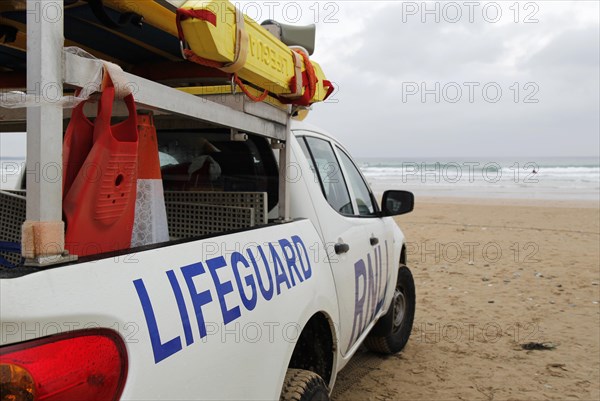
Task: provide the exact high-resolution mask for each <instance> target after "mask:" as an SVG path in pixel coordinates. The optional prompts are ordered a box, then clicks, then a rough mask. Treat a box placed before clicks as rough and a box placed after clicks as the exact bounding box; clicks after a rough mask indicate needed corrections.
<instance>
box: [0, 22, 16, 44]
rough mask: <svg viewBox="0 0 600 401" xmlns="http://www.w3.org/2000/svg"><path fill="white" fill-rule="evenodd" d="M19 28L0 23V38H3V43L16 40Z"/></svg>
mask: <svg viewBox="0 0 600 401" xmlns="http://www.w3.org/2000/svg"><path fill="white" fill-rule="evenodd" d="M18 32H19V30H18V29H17V28H15V27H14V26H10V25H0V39H2V38H4V41H3V43H12V42H14V41H15V40H17V33H18Z"/></svg>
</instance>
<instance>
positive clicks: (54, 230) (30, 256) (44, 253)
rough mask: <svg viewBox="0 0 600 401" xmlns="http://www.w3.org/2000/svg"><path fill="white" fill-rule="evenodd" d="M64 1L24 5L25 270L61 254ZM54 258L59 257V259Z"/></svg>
mask: <svg viewBox="0 0 600 401" xmlns="http://www.w3.org/2000/svg"><path fill="white" fill-rule="evenodd" d="M63 20H64V3H63V0H27V93H28V94H29V95H30V96H34V97H35V99H36V103H37V104H36V105H35V106H32V107H28V108H27V169H26V176H27V221H26V222H25V224H24V225H23V239H22V253H23V256H25V257H26V259H27V262H26V264H33V265H45V264H50V263H57V262H58V261H59V260H58V259H60V256H58V255H62V253H63V251H64V223H63V222H62V142H63V140H62V133H63V110H62V106H61V105H60V104H59V102H58V100H60V99H61V98H62V96H63V47H64V25H63ZM57 256H58V257H57Z"/></svg>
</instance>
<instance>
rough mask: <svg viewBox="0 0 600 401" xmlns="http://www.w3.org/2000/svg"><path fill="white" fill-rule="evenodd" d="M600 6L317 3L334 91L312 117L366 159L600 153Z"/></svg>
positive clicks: (321, 53) (320, 43) (321, 52)
mask: <svg viewBox="0 0 600 401" xmlns="http://www.w3.org/2000/svg"><path fill="white" fill-rule="evenodd" d="M298 4H300V5H302V7H303V11H304V14H305V15H304V16H303V17H305V21H307V20H310V19H314V16H315V11H314V8H315V7H314V3H312V2H299V3H298ZM598 4H599V2H597V1H580V2H574V1H565V2H557V1H536V2H525V1H524V2H519V3H517V4H516V5H515V2H514V1H501V2H467V1H465V2H463V1H458V2H430V3H427V4H426V8H424V7H423V3H422V2H420V1H419V2H392V1H385V2H372V1H371V2H357V1H345V2H336V3H326V2H323V3H319V8H320V13H319V21H318V31H317V35H318V38H317V51H316V53H315V55H314V57H313V58H314V59H315V60H316V61H318V62H320V64H321V65H322V67H323V69H324V70H325V72H326V74H327V76H328V77H329V78H330V79H331V80H333V81H335V82H336V84H337V86H338V88H339V91H338V92H337V93H335V95H334V97H335V99H334V102H337V103H332V102H330V103H328V104H317V105H315V106H314V110H313V112H312V114H311V115H310V117H309V119H308V121H309V122H312V123H315V124H318V125H320V126H322V127H324V128H326V129H328V130H330V131H331V132H332V133H334V134H335V135H336V136H338V137H339V138H340V139H341V140H342V141H343V142H344V144H346V145H347V146H348V148H349V149H350V150H351V152H352V153H353V154H354V155H356V156H363V157H365V156H381V157H394V156H402V157H410V156H414V157H427V156H431V157H444V156H450V157H452V156H454V157H461V156H463V157H474V158H477V157H526V156H536V157H540V156H597V155H598V154H599V149H600V143H599V137H600V127H599V113H600V105H599V96H600V95H599V92H600V87H599V85H600V84H599V75H600V70H599V69H600V61H599V51H600V50H599V49H600V44H599V37H600V32H599V15H600V10H599V6H598ZM311 6H312V8H310V7H311ZM287 11H288V17H292V19H293V18H294V16H293V14H292V7H291V6H288V9H287ZM327 16H329V17H330V18H329V19H328V20H327V21H324V19H325V17H327ZM334 20H337V22H336V21H334ZM500 91H501V93H500Z"/></svg>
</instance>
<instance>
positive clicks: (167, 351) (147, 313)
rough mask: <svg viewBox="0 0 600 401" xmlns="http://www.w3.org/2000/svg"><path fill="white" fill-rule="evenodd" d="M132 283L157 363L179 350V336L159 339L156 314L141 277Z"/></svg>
mask: <svg viewBox="0 0 600 401" xmlns="http://www.w3.org/2000/svg"><path fill="white" fill-rule="evenodd" d="M133 285H134V286H135V290H136V291H137V294H138V297H139V299H140V303H141V304H142V310H143V311H144V317H145V318H146V324H147V325H148V333H149V334H150V343H151V344H152V352H153V354H154V363H159V362H160V361H162V360H164V359H166V358H168V357H170V356H171V355H173V354H175V353H177V352H179V351H181V349H182V346H181V338H180V337H179V336H177V337H175V338H173V339H171V340H169V341H167V342H166V343H163V342H162V341H161V339H160V333H159V332H158V324H157V323H156V316H155V315H154V310H153V309H152V303H151V302H150V297H149V296H148V291H147V290H146V286H145V285H144V281H143V280H142V279H138V280H135V281H134V282H133Z"/></svg>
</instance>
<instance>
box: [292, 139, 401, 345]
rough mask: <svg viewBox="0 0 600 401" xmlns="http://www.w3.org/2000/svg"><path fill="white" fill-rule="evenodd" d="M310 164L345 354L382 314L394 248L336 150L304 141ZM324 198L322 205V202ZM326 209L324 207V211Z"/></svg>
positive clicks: (358, 178)
mask: <svg viewBox="0 0 600 401" xmlns="http://www.w3.org/2000/svg"><path fill="white" fill-rule="evenodd" d="M299 142H300V146H301V147H302V149H303V151H304V153H305V155H306V156H307V158H309V162H311V163H312V165H313V168H314V169H315V170H316V171H317V173H318V174H317V176H318V179H319V183H320V186H321V191H322V193H323V195H324V197H319V196H315V197H314V198H318V199H317V201H319V200H320V201H321V202H322V204H323V206H322V207H321V206H319V205H318V204H317V205H315V207H319V208H320V210H319V220H320V222H321V229H322V233H323V236H324V241H325V242H326V245H327V247H326V248H327V253H328V257H329V260H330V263H331V267H332V270H333V275H334V278H335V284H336V292H337V297H338V302H339V308H340V325H341V327H340V333H341V336H340V349H341V351H342V353H343V354H345V353H346V352H347V351H348V350H349V349H350V348H351V347H352V346H353V345H354V344H355V343H356V341H357V340H358V339H359V338H360V336H361V335H362V334H363V333H364V331H365V330H366V329H367V327H368V326H369V323H371V322H372V321H373V320H374V319H375V317H376V316H377V314H378V313H379V312H380V311H381V309H382V306H383V300H384V299H385V295H386V291H387V290H388V289H387V288H386V283H387V282H388V276H389V274H390V272H389V270H390V269H389V266H390V265H389V260H388V259H389V258H390V256H389V255H391V253H392V246H393V245H392V244H391V243H389V240H390V239H389V238H388V234H387V230H386V229H385V224H384V222H383V221H382V219H381V218H379V217H377V213H378V211H379V210H378V207H377V204H376V202H375V201H374V197H373V195H372V193H371V191H370V190H369V188H368V186H367V185H366V184H365V181H364V179H363V178H362V175H361V174H360V172H359V171H358V169H357V168H356V166H355V165H354V163H353V162H352V160H351V159H350V157H349V156H348V155H347V153H346V152H345V151H343V150H342V149H341V148H340V147H339V146H338V145H336V144H333V143H332V142H331V141H329V140H327V139H325V138H319V137H316V136H308V135H307V136H305V137H303V138H302V137H301V138H299ZM323 198H324V199H323ZM327 204H328V205H327Z"/></svg>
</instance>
